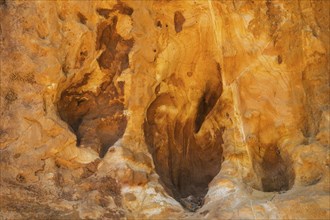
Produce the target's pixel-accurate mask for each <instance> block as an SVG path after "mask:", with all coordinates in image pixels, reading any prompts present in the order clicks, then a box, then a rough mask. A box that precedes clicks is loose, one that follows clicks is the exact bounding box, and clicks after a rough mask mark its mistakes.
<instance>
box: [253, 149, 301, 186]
mask: <svg viewBox="0 0 330 220" xmlns="http://www.w3.org/2000/svg"><path fill="white" fill-rule="evenodd" d="M252 153H253V166H254V171H255V173H256V175H257V178H258V179H259V180H260V183H261V186H259V187H257V188H256V189H257V190H260V191H263V192H285V191H288V190H290V189H291V188H292V186H293V184H294V180H295V173H294V170H293V167H292V162H291V161H290V160H289V159H288V158H286V157H285V156H283V155H281V152H280V150H279V148H278V147H277V146H276V145H267V146H264V147H263V148H259V150H258V151H252Z"/></svg>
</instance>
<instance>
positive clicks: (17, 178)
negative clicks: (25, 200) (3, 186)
mask: <svg viewBox="0 0 330 220" xmlns="http://www.w3.org/2000/svg"><path fill="white" fill-rule="evenodd" d="M16 181H17V182H19V183H25V182H26V179H25V177H24V176H23V175H22V174H18V175H17V176H16Z"/></svg>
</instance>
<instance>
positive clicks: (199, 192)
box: [144, 86, 224, 212]
mask: <svg viewBox="0 0 330 220" xmlns="http://www.w3.org/2000/svg"><path fill="white" fill-rule="evenodd" d="M215 88H218V89H219V88H221V87H220V86H218V87H215ZM221 91H222V88H221ZM220 94H221V93H220V92H219V91H211V90H210V91H207V92H205V94H202V96H201V97H200V99H199V104H198V109H196V111H195V114H194V115H192V116H191V117H189V118H188V119H187V120H182V117H181V116H182V114H185V113H184V112H183V111H182V112H181V111H180V110H181V109H180V107H179V105H178V103H177V102H176V100H175V96H173V95H171V94H169V93H162V94H159V95H158V96H157V97H156V99H155V100H154V101H153V102H152V103H151V104H150V106H149V108H148V109H147V115H146V120H145V123H144V135H145V140H146V143H147V145H148V148H149V151H150V153H151V154H152V156H153V159H154V162H155V168H156V171H157V173H158V174H159V176H160V179H161V181H162V183H163V185H164V186H165V187H164V188H165V189H166V190H167V192H168V193H169V195H171V196H172V197H173V198H175V199H176V200H177V201H178V202H180V203H181V205H182V206H183V207H184V208H185V209H187V210H188V211H192V212H194V211H196V210H197V209H198V208H200V207H201V206H202V205H203V200H204V196H205V195H206V193H207V191H208V184H209V183H210V182H211V181H212V179H213V178H214V177H215V176H216V175H217V174H218V173H219V171H220V169H221V163H222V152H223V150H222V144H223V139H222V134H223V131H224V128H222V127H219V128H216V129H214V130H212V131H208V132H205V131H204V132H199V131H201V130H202V129H201V128H202V125H203V123H205V120H206V119H207V118H208V115H209V113H210V112H211V111H212V109H213V108H214V106H215V104H216V102H217V100H218V99H219V97H220ZM164 106H166V107H165V108H176V109H178V112H179V113H178V115H175V116H173V115H171V113H170V112H168V111H166V110H163V111H162V110H161V109H162V108H164ZM211 133H212V134H213V135H212V134H211Z"/></svg>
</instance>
